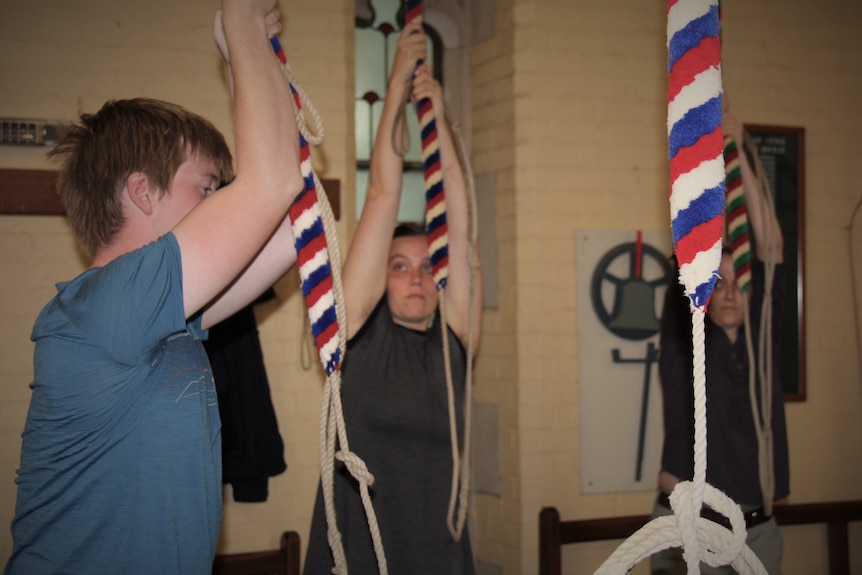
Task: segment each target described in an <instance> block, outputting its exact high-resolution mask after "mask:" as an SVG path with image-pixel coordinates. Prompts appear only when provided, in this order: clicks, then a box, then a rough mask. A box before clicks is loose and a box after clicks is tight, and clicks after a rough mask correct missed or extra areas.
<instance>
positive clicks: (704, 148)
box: [596, 0, 766, 575]
mask: <svg viewBox="0 0 862 575" xmlns="http://www.w3.org/2000/svg"><path fill="white" fill-rule="evenodd" d="M718 29H719V21H718V6H717V0H711V1H710V0H668V3H667V33H668V157H669V159H670V179H671V191H670V212H671V228H672V231H673V239H674V252H675V253H676V256H677V259H678V260H679V264H680V283H682V284H683V285H684V286H685V292H686V294H687V295H688V297H689V299H690V300H691V307H692V338H693V342H692V343H693V359H694V362H693V363H694V370H693V371H694V384H693V385H694V404H695V405H694V419H695V423H694V426H695V431H694V477H693V479H692V480H691V481H681V482H680V483H678V484H677V486H676V488H674V490H673V493H671V495H670V502H671V507H672V508H673V511H674V515H671V516H666V517H659V518H657V519H654V520H652V521H650V522H649V523H648V524H647V525H645V526H644V527H642V528H641V529H640V530H638V531H637V532H636V533H635V534H634V535H632V536H631V537H629V539H627V540H626V541H624V542H623V543H622V545H620V547H618V548H617V550H616V551H615V552H614V553H613V554H612V555H611V556H610V557H609V558H608V560H606V561H605V562H604V563H603V564H602V566H601V567H599V569H598V571H596V573H601V574H611V573H626V572H627V571H628V570H629V569H630V568H631V567H632V566H634V565H635V564H636V563H638V562H639V561H640V560H641V559H643V558H645V557H647V556H649V555H651V554H653V553H655V552H658V551H661V550H663V549H667V548H670V547H682V548H683V557H684V558H685V561H686V565H687V567H688V573H689V575H696V574H697V573H700V568H699V563H700V561H703V562H705V563H706V564H708V565H711V566H718V565H726V564H731V565H732V566H733V567H734V568H735V569H736V570H737V571H738V572H740V573H756V574H762V573H766V570H765V569H764V568H763V565H762V564H761V563H760V560H758V559H757V557H756V556H755V555H754V553H753V552H752V551H751V550H750V549H749V548H748V547H747V546H746V545H745V536H746V532H745V520H744V518H743V515H742V510H741V509H740V508H739V506H738V505H736V504H735V503H734V502H733V500H731V499H730V498H728V497H727V496H726V495H724V494H723V493H721V492H720V491H719V490H717V489H716V488H714V487H712V486H711V485H709V484H708V483H706V370H705V345H704V316H705V312H706V306H707V304H708V302H709V297H710V295H711V294H712V290H713V288H714V287H715V281H716V279H717V270H718V266H719V263H720V262H721V238H722V233H723V227H724V204H725V197H724V196H725V182H724V177H725V174H724V165H723V164H724V162H723V159H722V150H723V138H722V130H721V93H722V84H721V48H720V45H719V39H718ZM704 503H706V504H707V505H709V506H710V507H712V508H713V509H714V510H716V511H718V512H719V513H721V514H723V515H725V516H726V517H727V518H728V519H729V520H730V524H731V528H732V530H731V531H730V532H728V531H727V530H726V529H725V528H724V527H722V526H720V525H719V524H717V523H714V522H712V521H710V520H708V519H705V518H702V517H700V510H701V507H702V505H703V504H704Z"/></svg>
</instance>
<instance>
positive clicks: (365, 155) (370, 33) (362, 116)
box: [355, 0, 443, 222]
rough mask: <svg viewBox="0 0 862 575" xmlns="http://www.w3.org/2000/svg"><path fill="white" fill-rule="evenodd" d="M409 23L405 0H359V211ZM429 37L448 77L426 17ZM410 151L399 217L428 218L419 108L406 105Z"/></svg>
mask: <svg viewBox="0 0 862 575" xmlns="http://www.w3.org/2000/svg"><path fill="white" fill-rule="evenodd" d="M403 25H404V0H356V89H355V98H356V100H355V106H356V130H355V132H356V216H357V218H358V217H359V215H360V214H361V213H362V206H363V205H364V204H365V191H366V189H367V187H368V169H369V165H370V160H371V150H372V149H373V147H374V138H375V136H376V134H377V125H378V123H379V121H380V113H381V111H382V109H383V98H384V95H385V94H386V85H387V82H388V81H389V72H390V70H391V68H392V60H393V58H394V57H395V50H396V46H397V43H398V35H399V33H400V31H401V29H402V27H403ZM424 28H425V34H426V37H427V38H428V58H427V62H428V64H430V65H431V67H432V69H433V70H434V75H435V77H437V79H438V80H440V83H441V84H442V83H443V77H442V70H443V43H442V41H441V39H440V35H439V34H438V33H437V32H436V31H435V30H434V28H432V27H430V26H429V25H428V24H427V22H426V23H424ZM406 117H407V127H408V129H409V130H410V151H409V152H408V153H407V156H406V157H405V158H404V188H403V191H402V194H401V206H400V208H399V212H398V220H399V221H419V222H421V221H423V219H424V217H425V191H424V183H423V179H422V144H421V141H420V136H419V124H418V121H417V119H416V114H415V112H414V111H413V110H412V109H411V110H408V111H407V114H406Z"/></svg>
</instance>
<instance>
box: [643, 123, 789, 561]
mask: <svg viewBox="0 0 862 575" xmlns="http://www.w3.org/2000/svg"><path fill="white" fill-rule="evenodd" d="M723 128H724V133H725V136H731V137H733V138H734V140H735V141H736V142H737V143H738V146H739V147H740V154H739V158H740V167H741V171H742V182H743V191H744V195H745V200H746V206H747V211H748V220H749V227H750V230H751V232H752V234H753V236H754V248H755V249H754V257H753V258H752V262H751V278H752V279H751V288H750V289H749V290H747V291H745V292H743V291H741V289H740V288H741V286H740V285H739V284H738V283H737V278H736V274H735V271H734V263H733V257H732V254H731V252H730V250H728V249H725V250H724V252H723V253H722V258H721V264H720V267H719V270H718V271H719V276H720V278H719V279H718V281H717V282H716V284H715V289H714V291H713V294H712V296H711V298H710V300H709V304H708V307H707V320H706V327H705V336H704V337H705V346H706V405H707V413H708V416H707V467H706V480H707V482H708V483H710V484H711V485H713V486H714V487H716V488H718V489H719V490H721V491H723V492H724V493H725V494H727V495H728V496H729V497H730V498H731V499H733V500H734V501H735V502H736V503H737V504H739V505H740V507H741V509H742V511H743V513H744V515H745V519H746V529H747V532H748V535H747V539H746V544H747V545H748V546H749V547H750V548H751V550H752V551H753V552H754V553H755V554H756V555H757V556H758V558H759V559H760V561H761V562H762V563H763V565H764V567H766V569H767V571H768V572H769V573H770V575H776V574H778V573H780V572H781V565H780V560H781V553H782V536H781V532H780V530H779V528H778V525H777V524H776V522H775V518H774V517H772V516H771V510H772V503H773V502H774V501H778V500H781V499H784V498H786V497H787V496H788V495H789V493H790V487H789V471H788V456H787V429H786V424H785V416H784V395H783V390H782V387H781V383H780V381H779V379H778V377H777V374H778V364H777V358H778V346H777V345H775V344H773V345H772V347H771V351H772V354H771V357H769V358H768V359H767V361H769V362H771V364H772V370H771V371H772V373H773V374H775V376H774V377H772V381H767V382H764V381H763V380H762V379H761V373H763V370H760V369H759V367H761V366H760V365H759V361H760V359H759V358H758V352H757V349H758V348H759V346H758V345H757V342H758V334H759V333H760V331H761V329H770V327H771V336H772V339H773V341H774V342H776V343H777V342H778V341H779V337H778V334H780V333H781V329H782V319H783V307H784V301H785V284H786V277H785V276H786V270H785V269H784V266H783V265H782V235H781V229H780V227H779V225H778V220H777V218H776V216H775V213H774V210H773V209H772V208H771V207H770V204H768V203H765V202H764V200H763V192H762V189H761V186H760V184H759V182H758V179H757V176H756V175H755V173H754V171H753V170H752V168H751V165H750V163H749V161H748V159H747V157H746V156H745V154H744V153H742V150H741V147H742V142H743V129H742V125H741V124H740V123H739V121H738V120H737V119H736V118H735V117H733V116H731V115H730V114H728V113H727V112H725V115H724V120H723ZM764 262H768V263H774V264H775V265H774V273H772V274H771V273H769V272H770V271H773V266H772V265H765V263H764ZM770 276H771V278H770ZM767 286H771V289H769V291H765V290H766V288H767ZM764 305H771V312H772V320H771V325H769V324H767V325H765V326H763V325H761V311H762V309H763V306H764ZM746 313H748V318H749V321H748V322H746V321H745V314H746ZM746 330H748V332H749V333H748V334H747V333H746ZM749 337H750V341H751V342H753V346H751V347H750V344H747V342H746V340H747V338H749ZM750 349H753V350H754V353H753V354H752V353H751V352H750V351H749V350H750ZM660 350H661V351H660V359H659V375H660V377H661V383H662V395H663V406H664V432H665V436H664V445H663V450H662V460H661V472H660V473H659V496H658V499H657V501H656V504H655V507H654V510H653V515H654V516H655V517H658V516H662V515H669V514H671V513H672V511H671V509H670V506H669V501H668V495H669V494H670V493H671V492H672V491H673V489H674V487H675V486H676V484H677V482H679V481H686V480H691V479H692V477H693V475H694V390H693V387H692V378H693V375H692V374H693V367H692V363H693V360H692V328H691V311H690V306H689V300H688V297H687V296H686V295H685V293H684V291H683V289H682V286H676V288H674V287H673V286H672V287H671V288H669V289H668V290H667V292H666V295H665V301H664V309H663V311H662V318H661V332H660ZM752 373H753V374H755V377H754V378H753V379H752V378H750V374H752ZM752 383H753V386H754V388H753V389H752V387H751V384H752ZM764 385H770V386H771V388H770V389H771V394H769V393H767V394H765V395H763V394H762V386H764ZM770 395H771V406H770V407H769V410H763V409H762V405H761V402H762V399H761V398H762V397H767V398H768V397H770ZM752 398H755V407H754V409H753V407H752ZM755 410H756V412H757V416H756V417H755ZM764 414H765V415H767V416H768V417H766V418H764V417H763V415H764ZM769 419H771V425H770V426H768V427H766V426H762V423H761V422H762V421H763V420H766V421H769ZM759 428H760V429H759ZM764 433H765V434H766V436H765V440H764V441H763V443H761V440H760V439H759V436H761V435H762V434H764ZM770 452H771V453H770ZM762 476H763V478H762ZM770 490H771V491H772V492H773V493H772V496H771V497H770V496H768V495H767V496H766V497H765V496H764V492H766V493H767V494H768V492H769V491H770ZM713 514H714V512H712V513H711V512H710V510H708V509H705V512H704V515H707V516H711V518H712V519H714V520H717V521H719V522H722V523H723V522H725V521H726V519H725V518H723V517H722V516H720V515H718V514H714V515H713ZM651 569H652V573H653V574H654V575H670V574H676V573H682V574H684V573H686V565H685V562H684V560H683V558H682V551H681V549H668V550H665V551H662V552H660V553H657V554H655V555H653V556H652V557H651ZM701 569H702V572H703V573H721V574H724V573H734V571H733V569H732V568H730V567H721V568H712V567H709V566H708V565H706V564H703V563H701Z"/></svg>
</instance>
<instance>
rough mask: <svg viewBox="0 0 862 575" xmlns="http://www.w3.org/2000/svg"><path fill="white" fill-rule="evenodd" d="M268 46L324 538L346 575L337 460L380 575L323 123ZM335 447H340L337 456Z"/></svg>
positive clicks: (340, 571)
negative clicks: (306, 341) (346, 392)
mask: <svg viewBox="0 0 862 575" xmlns="http://www.w3.org/2000/svg"><path fill="white" fill-rule="evenodd" d="M270 42H271V44H272V48H273V50H274V51H275V53H276V55H277V56H278V59H279V60H280V61H281V63H282V66H283V71H284V75H285V78H286V79H287V82H288V85H289V87H290V93H291V95H292V96H293V103H294V109H295V111H296V121H297V126H298V127H299V143H300V152H299V153H300V171H301V172H302V178H303V180H304V182H305V186H304V189H303V191H302V192H301V193H300V194H299V196H297V198H296V200H295V201H294V202H293V204H292V205H291V206H290V208H289V209H288V216H289V217H290V222H291V230H292V231H293V237H294V241H295V243H296V264H297V267H298V269H299V277H300V283H301V287H302V294H303V297H304V298H305V304H306V307H307V309H308V319H309V322H310V324H311V332H312V335H313V337H314V344H315V347H317V351H318V355H319V357H320V361H321V363H322V364H323V368H324V370H325V371H326V385H325V386H324V390H323V406H322V413H321V416H320V469H321V486H322V489H323V502H324V508H325V515H326V523H327V537H328V540H329V546H330V548H331V549H332V555H333V559H334V561H335V567H334V569H333V573H336V574H338V575H347V561H346V558H345V555H344V547H343V544H342V541H341V533H340V532H339V531H338V523H337V521H336V517H335V501H334V499H335V495H334V467H335V459H336V458H337V459H339V460H340V461H343V462H344V464H345V466H346V467H347V469H348V471H349V472H350V474H351V475H352V476H353V477H354V478H355V479H356V480H357V481H358V483H359V488H360V493H361V497H362V502H363V505H364V506H365V512H366V515H367V517H368V526H369V530H370V531H371V536H372V541H373V543H374V550H375V553H376V554H377V560H378V565H379V567H380V573H381V574H382V575H385V574H386V573H387V569H386V560H385V558H384V555H383V545H382V543H381V541H380V530H379V528H378V526H377V518H376V516H375V514H374V509H373V507H372V506H371V496H370V494H369V487H370V486H371V485H372V484H373V483H374V477H373V476H372V475H371V474H370V473H369V472H368V470H367V468H366V467H365V463H364V462H363V461H362V459H360V458H359V457H358V456H357V455H356V454H355V453H352V452H351V451H350V447H349V444H348V441H347V430H346V428H345V425H344V413H343V411H342V407H341V362H342V360H343V359H344V355H345V353H346V345H347V344H346V342H347V330H346V325H347V322H346V312H345V309H344V295H343V293H342V287H341V253H340V251H339V247H338V241H337V237H338V236H337V232H336V229H335V218H334V217H333V214H332V209H331V207H330V205H329V201H328V199H327V197H326V194H325V193H324V194H318V189H321V190H322V189H323V185H322V184H321V182H320V180H319V179H318V178H317V175H316V174H315V173H314V169H313V167H312V164H311V150H310V147H309V143H312V144H314V145H318V144H320V143H321V142H322V141H323V137H324V132H323V123H322V121H321V120H320V116H319V115H318V113H317V110H316V108H315V107H314V105H313V104H312V103H311V101H310V99H309V98H308V96H307V95H306V94H305V92H304V91H303V90H302V88H301V87H300V86H299V84H298V83H297V82H296V79H295V78H294V76H293V72H292V70H291V69H290V66H289V65H288V62H287V57H286V56H285V53H284V50H283V48H282V47H281V44H280V43H279V41H278V39H277V38H276V37H272V38H271V39H270ZM303 103H305V105H306V108H307V109H308V111H309V113H310V114H311V116H312V119H313V120H314V124H315V132H316V134H312V133H311V132H309V130H308V127H307V126H306V123H305V116H304V114H303ZM328 238H334V239H335V241H332V242H330V241H328ZM336 443H337V444H338V445H339V446H340V450H339V451H338V452H337V453H336V450H335V446H336Z"/></svg>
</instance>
